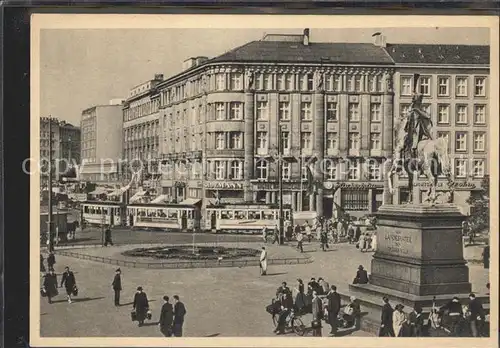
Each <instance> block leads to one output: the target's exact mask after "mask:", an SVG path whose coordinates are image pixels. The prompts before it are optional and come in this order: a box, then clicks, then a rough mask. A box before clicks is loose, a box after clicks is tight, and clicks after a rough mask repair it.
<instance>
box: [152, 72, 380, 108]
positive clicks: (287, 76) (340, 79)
mask: <svg viewBox="0 0 500 348" xmlns="http://www.w3.org/2000/svg"><path fill="white" fill-rule="evenodd" d="M250 78H252V79H254V88H255V90H257V91H282V92H285V91H288V92H290V91H304V92H310V91H314V90H315V89H316V88H317V86H315V85H314V83H315V82H314V80H315V78H314V74H313V73H302V74H297V73H279V74H278V73H276V74H274V73H255V75H254V76H253V77H244V76H243V74H242V73H240V72H233V73H217V74H215V75H212V76H211V77H208V76H207V77H206V80H205V81H203V79H202V78H201V77H199V78H197V79H195V80H191V81H187V82H185V83H183V84H181V85H178V86H174V87H171V88H168V89H167V90H166V91H163V92H162V93H161V97H162V102H161V104H162V105H168V104H171V103H173V102H179V101H182V100H184V99H186V98H189V97H192V96H196V95H199V94H200V93H202V92H203V89H204V88H206V89H207V90H211V91H242V90H243V88H244V82H247V83H250V81H244V80H245V79H250ZM319 78H321V79H322V81H321V83H322V84H323V86H324V89H325V90H327V91H331V92H342V91H346V92H382V91H383V87H384V86H383V77H382V76H380V75H372V74H370V75H357V74H352V75H346V74H342V75H341V74H325V75H323V76H321V77H319ZM210 80H211V81H212V82H210ZM204 85H205V87H204Z"/></svg>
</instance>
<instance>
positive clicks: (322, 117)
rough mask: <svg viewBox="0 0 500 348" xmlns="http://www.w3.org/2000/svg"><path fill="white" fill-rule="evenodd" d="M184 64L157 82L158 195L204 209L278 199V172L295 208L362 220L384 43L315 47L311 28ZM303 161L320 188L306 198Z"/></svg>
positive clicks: (386, 101)
mask: <svg viewBox="0 0 500 348" xmlns="http://www.w3.org/2000/svg"><path fill="white" fill-rule="evenodd" d="M185 68H186V69H187V70H185V71H184V72H182V73H180V74H178V75H176V76H173V77H172V78H169V79H166V80H165V81H164V82H162V83H161V84H160V85H159V86H158V89H159V92H160V96H161V98H160V100H161V101H160V113H161V118H162V129H163V134H162V138H163V148H162V152H163V156H162V157H163V162H162V163H164V164H165V165H166V166H168V167H169V168H170V169H171V170H166V171H164V172H165V173H166V174H164V176H163V180H162V186H163V191H164V193H165V194H167V195H169V196H171V197H173V199H174V200H176V201H182V200H183V199H186V198H194V199H200V200H203V207H205V206H206V205H207V204H209V203H212V202H214V200H215V198H216V197H217V198H219V199H220V201H221V202H222V203H232V202H234V203H236V202H265V203H277V202H278V200H279V196H278V176H279V175H281V176H282V177H283V192H284V194H283V203H285V204H290V205H291V206H292V208H293V209H294V210H295V211H301V210H308V211H316V212H317V213H318V214H324V215H325V216H331V215H332V214H333V213H334V211H335V209H336V205H338V206H341V207H343V208H344V209H345V210H346V211H348V212H350V213H353V214H354V215H356V214H360V215H362V214H366V213H370V212H373V211H375V210H376V209H377V207H378V205H380V204H381V203H382V191H383V182H382V177H381V166H382V163H383V161H384V159H385V158H386V157H387V156H390V155H391V154H392V132H393V90H392V79H393V73H394V64H393V61H392V59H391V58H390V56H389V55H387V53H386V52H385V50H384V48H383V47H381V46H380V45H378V44H345V43H343V44H339V43H311V42H310V40H309V31H308V30H307V29H306V30H305V31H304V35H267V36H266V37H265V38H264V39H263V40H260V41H253V42H250V43H248V44H246V45H244V46H242V47H239V48H236V49H234V50H232V51H229V52H228V53H226V54H223V55H221V56H219V57H217V58H214V59H211V60H207V59H206V58H204V57H199V58H191V59H189V60H187V61H186V62H185ZM278 139H279V140H280V141H281V148H282V156H281V157H280V156H279V154H278V145H279V143H278V142H279V140H278ZM278 161H282V164H283V165H282V172H281V173H278V172H277V171H278ZM309 164H310V166H311V167H312V172H313V173H314V174H313V175H314V178H315V179H316V180H317V181H320V182H324V184H323V185H320V186H319V187H317V189H316V190H314V191H313V192H310V193H309V194H306V193H305V192H304V191H305V189H306V186H307V183H306V179H307V169H306V168H307V167H308V166H309Z"/></svg>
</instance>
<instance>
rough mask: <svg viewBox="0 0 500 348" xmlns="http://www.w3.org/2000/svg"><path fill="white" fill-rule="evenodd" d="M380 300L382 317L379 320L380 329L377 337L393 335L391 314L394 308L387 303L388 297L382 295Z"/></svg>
mask: <svg viewBox="0 0 500 348" xmlns="http://www.w3.org/2000/svg"><path fill="white" fill-rule="evenodd" d="M382 301H383V302H384V305H383V307H382V317H381V320H380V330H379V333H378V335H379V337H385V336H390V337H394V336H395V335H394V328H393V326H392V315H393V312H394V310H393V309H392V307H391V305H390V304H389V299H388V298H387V297H385V296H384V297H383V298H382Z"/></svg>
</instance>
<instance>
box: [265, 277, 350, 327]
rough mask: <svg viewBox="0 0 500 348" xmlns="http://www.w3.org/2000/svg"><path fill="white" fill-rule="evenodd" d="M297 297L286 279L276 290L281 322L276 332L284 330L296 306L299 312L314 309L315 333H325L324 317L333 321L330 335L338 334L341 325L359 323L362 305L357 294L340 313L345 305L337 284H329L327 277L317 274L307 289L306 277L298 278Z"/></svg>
mask: <svg viewBox="0 0 500 348" xmlns="http://www.w3.org/2000/svg"><path fill="white" fill-rule="evenodd" d="M294 291H295V292H296V295H295V299H293V294H292V290H291V289H290V288H289V287H288V286H287V283H286V282H283V283H282V284H281V286H280V287H279V288H278V289H277V290H276V297H275V300H276V303H278V304H279V306H280V307H279V309H278V325H277V327H276V329H275V330H274V332H275V333H276V334H278V335H280V334H284V332H285V326H286V319H287V317H288V316H289V315H290V313H291V311H292V310H293V311H294V312H295V313H297V314H298V315H303V314H306V313H312V322H311V328H312V331H313V335H314V336H321V328H322V325H321V322H322V321H323V320H324V321H326V322H327V323H328V324H329V325H330V328H331V329H330V336H336V335H337V331H338V328H339V326H340V325H341V326H342V327H349V326H353V327H356V326H359V313H360V307H359V304H358V302H357V300H356V298H355V297H351V299H350V302H349V303H348V304H347V305H346V306H345V307H344V311H343V313H342V314H341V315H339V313H340V311H341V308H342V305H341V299H340V294H339V293H337V287H336V286H335V285H331V286H330V284H328V282H327V281H326V280H324V279H323V278H321V277H320V278H318V280H317V281H316V279H315V278H311V280H310V281H309V282H308V283H307V291H306V288H305V284H304V282H303V281H302V279H297V287H296V288H295V289H294Z"/></svg>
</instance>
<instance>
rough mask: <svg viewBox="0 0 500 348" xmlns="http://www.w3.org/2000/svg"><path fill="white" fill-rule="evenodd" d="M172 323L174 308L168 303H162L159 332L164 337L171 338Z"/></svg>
mask: <svg viewBox="0 0 500 348" xmlns="http://www.w3.org/2000/svg"><path fill="white" fill-rule="evenodd" d="M173 321H174V307H173V306H172V304H170V303H164V304H163V306H162V307H161V314H160V321H159V324H160V331H161V333H162V334H163V335H164V336H165V337H170V336H172V323H173Z"/></svg>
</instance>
